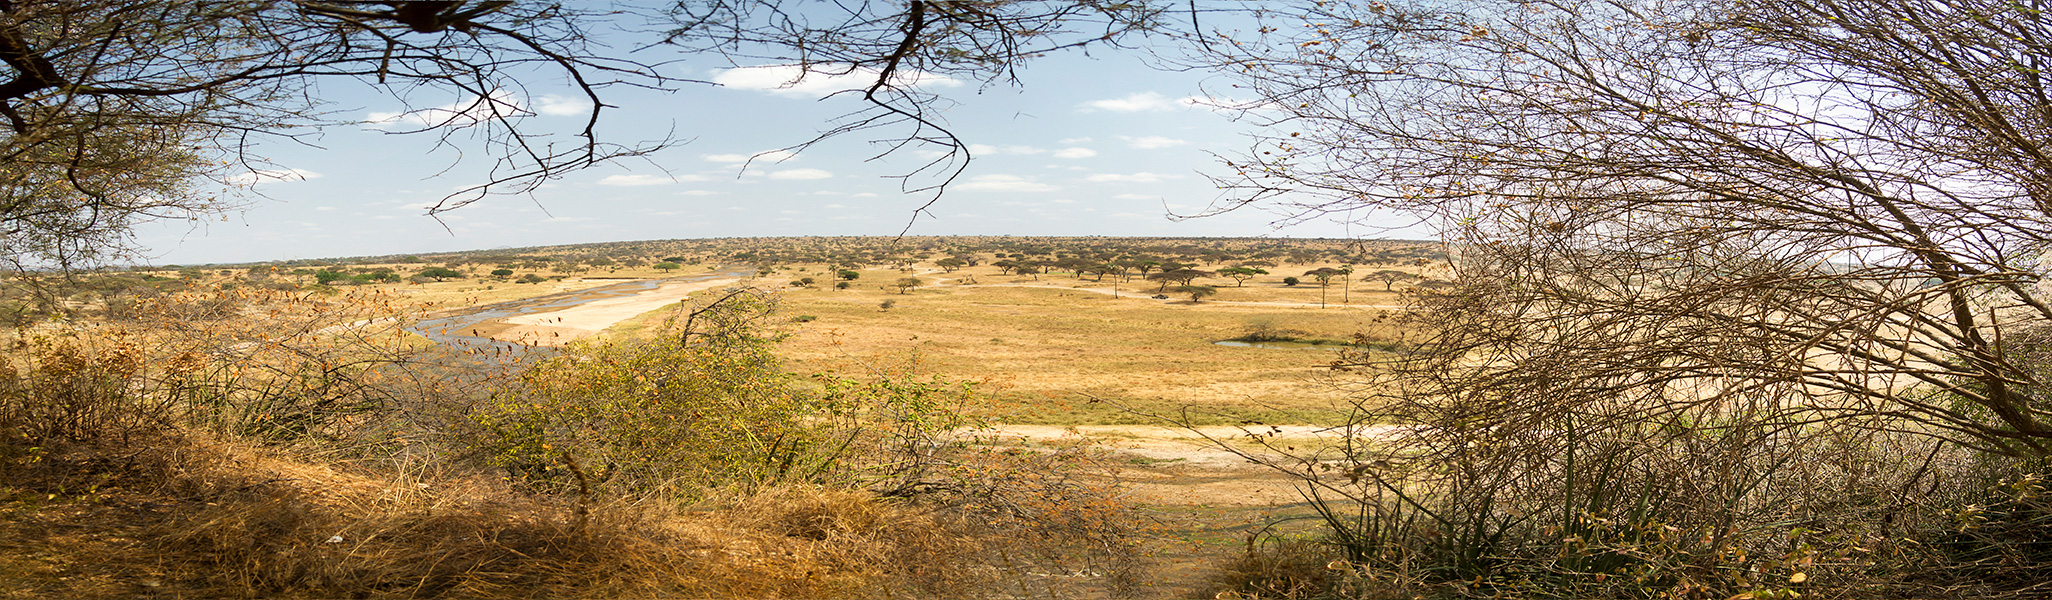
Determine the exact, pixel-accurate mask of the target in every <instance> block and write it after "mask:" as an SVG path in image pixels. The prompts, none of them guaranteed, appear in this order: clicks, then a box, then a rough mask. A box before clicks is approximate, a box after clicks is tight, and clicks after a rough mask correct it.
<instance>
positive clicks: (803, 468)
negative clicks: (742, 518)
mask: <svg viewBox="0 0 2052 600" xmlns="http://www.w3.org/2000/svg"><path fill="white" fill-rule="evenodd" d="M769 309H770V304H769V301H768V300H767V299H765V298H763V297H759V296H754V295H751V294H740V293H737V294H730V295H728V296H727V297H725V298H723V299H722V300H721V302H720V303H717V305H715V306H709V307H707V308H704V309H701V310H700V311H699V312H696V313H693V315H692V319H691V324H687V325H686V327H685V329H684V330H683V332H682V333H681V334H677V335H666V336H663V337H660V338H658V339H654V340H649V341H639V342H636V341H615V342H609V343H600V344H595V345H588V346H582V347H576V348H573V349H572V350H570V351H569V352H567V353H565V354H564V355H562V356H558V357H554V358H551V359H548V360H546V361H544V362H542V363H540V364H537V365H535V366H533V367H531V368H530V369H529V370H528V371H527V372H526V374H525V375H524V376H523V378H522V383H521V385H520V386H518V387H517V388H516V389H514V390H511V391H507V392H503V393H500V394H498V395H496V396H495V397H494V398H492V399H491V401H489V402H487V403H485V404H484V405H483V406H480V407H478V409H477V410H475V411H474V412H473V413H472V414H471V415H470V420H471V422H472V423H474V424H475V425H476V426H477V432H476V433H477V437H476V439H475V440H474V442H473V444H472V445H473V446H474V448H475V449H477V450H481V451H483V452H485V453H486V456H487V457H488V460H489V461H490V462H491V463H492V464H494V465H497V466H501V467H505V468H507V469H509V470H510V471H512V472H513V473H515V474H517V475H518V476H519V477H521V478H523V479H525V480H527V481H528V482H530V483H532V484H536V485H539V486H542V487H545V488H557V489H580V490H589V489H591V488H592V487H594V486H601V485H603V486H606V487H609V488H616V489H627V490H633V491H658V490H663V491H669V492H674V493H677V494H680V495H683V496H686V497H690V496H695V495H697V494H698V493H699V492H700V491H702V490H705V489H709V488H712V487H718V486H722V485H728V484H735V483H760V482H770V481H777V480H782V479H786V478H809V477H814V476H817V475H818V474H819V473H820V472H821V471H822V470H823V469H825V467H826V465H825V462H826V461H825V460H824V459H822V458H821V457H820V456H819V455H818V453H817V452H816V451H817V450H819V449H821V447H822V442H823V441H825V440H826V439H827V437H828V433H829V425H830V421H829V420H825V419H820V418H816V417H817V416H819V415H821V414H822V411H825V410H826V409H828V408H829V407H828V406H826V405H825V404H824V403H822V402H821V401H820V400H819V399H818V398H817V396H816V395H815V394H812V393H808V392H806V391H805V390H802V389H799V388H798V387H796V386H794V385H793V383H794V382H793V380H792V378H791V377H790V376H789V375H787V374H785V373H784V372H783V370H782V369H781V363H780V362H779V361H778V360H777V357H776V355H775V354H774V350H775V347H774V341H775V340H774V338H773V337H771V336H769V335H767V333H766V332H765V331H763V330H762V329H760V327H759V324H760V323H761V320H762V318H763V317H766V316H767V315H768V314H769ZM699 321H703V322H704V324H706V325H709V327H708V330H707V331H699V330H696V329H695V328H694V325H697V324H698V322H699Z"/></svg>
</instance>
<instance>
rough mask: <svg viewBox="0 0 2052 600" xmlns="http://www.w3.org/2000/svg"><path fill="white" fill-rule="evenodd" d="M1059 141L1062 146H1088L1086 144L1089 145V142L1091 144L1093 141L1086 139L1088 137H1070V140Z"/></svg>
mask: <svg viewBox="0 0 2052 600" xmlns="http://www.w3.org/2000/svg"><path fill="white" fill-rule="evenodd" d="M1060 141H1061V143H1063V144H1088V143H1090V142H1092V141H1094V140H1091V139H1090V138H1088V137H1072V138H1062V139H1061V140H1060Z"/></svg>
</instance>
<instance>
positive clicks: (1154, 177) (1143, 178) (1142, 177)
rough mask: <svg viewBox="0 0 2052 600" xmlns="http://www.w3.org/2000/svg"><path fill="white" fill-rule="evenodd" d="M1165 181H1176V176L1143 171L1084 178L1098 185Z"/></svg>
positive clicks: (1103, 174) (1101, 174) (1100, 174)
mask: <svg viewBox="0 0 2052 600" xmlns="http://www.w3.org/2000/svg"><path fill="white" fill-rule="evenodd" d="M1163 179H1175V176H1174V175H1162V174H1159V173H1149V172H1146V171H1141V172H1139V173H1133V174H1130V175H1125V174H1119V173H1098V174H1096V175H1091V176H1089V177H1084V178H1083V180H1084V181H1094V182H1098V183H1105V182H1120V183H1160V182H1161V180H1163Z"/></svg>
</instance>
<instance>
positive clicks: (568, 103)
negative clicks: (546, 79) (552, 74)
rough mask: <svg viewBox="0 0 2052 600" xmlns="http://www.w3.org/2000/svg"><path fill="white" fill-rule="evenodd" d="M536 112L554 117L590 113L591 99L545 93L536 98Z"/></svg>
mask: <svg viewBox="0 0 2052 600" xmlns="http://www.w3.org/2000/svg"><path fill="white" fill-rule="evenodd" d="M534 112H538V113H541V114H544V115H549V116H554V117H566V116H575V115H583V114H590V113H591V101H590V100H589V99H585V98H571V97H568V96H558V95H555V94H543V95H542V97H540V98H536V99H535V106H534Z"/></svg>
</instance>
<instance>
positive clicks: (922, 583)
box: [0, 438, 993, 598]
mask: <svg viewBox="0 0 2052 600" xmlns="http://www.w3.org/2000/svg"><path fill="white" fill-rule="evenodd" d="M112 458H120V459H122V460H112V459H110V457H108V456H106V455H98V456H92V457H87V456H79V455H67V456H61V457H59V456H52V457H46V458H45V459H44V460H40V461H38V462H37V463H34V464H23V463H15V464H13V465H11V467H12V468H11V469H10V472H9V473H8V475H9V477H8V481H10V482H13V485H10V486H8V487H7V488H6V491H7V492H9V493H7V494H6V496H7V497H9V498H12V499H13V500H14V501H13V502H10V503H9V504H11V505H13V506H12V507H11V509H10V512H11V511H12V509H31V510H33V511H35V512H37V513H38V514H43V515H50V516H54V515H59V514H62V515H69V516H70V518H65V519H62V521H63V522H53V523H52V524H49V525H48V526H43V527H29V526H27V524H24V523H22V522H21V521H22V519H18V518H10V519H8V520H7V522H5V523H4V525H5V529H6V531H5V533H7V534H8V535H7V536H6V537H7V540H8V541H6V542H5V543H4V544H0V547H6V548H7V549H8V550H9V551H10V554H15V555H20V556H37V557H44V558H42V559H39V560H48V561H50V562H51V563H52V564H56V565H58V567H57V568H54V569H49V570H47V571H48V573H47V574H48V575H49V577H47V578H44V579H39V580H36V581H29V582H23V583H20V584H18V585H19V587H18V588H17V589H26V590H30V591H31V592H33V593H31V594H30V595H32V596H49V595H64V596H71V597H108V596H116V595H120V596H127V595H131V594H134V593H144V592H147V593H163V594H172V595H182V596H187V597H313V598H333V597H408V598H414V597H442V598H512V597H547V598H555V597H568V598H619V597H628V598H645V597H685V598H715V597H725V598H819V597H837V598H856V597H879V598H881V597H970V596H981V595H987V594H986V593H985V592H986V591H987V590H990V589H992V586H991V584H992V583H993V579H992V574H993V571H992V570H991V569H990V568H988V567H987V566H986V564H985V561H983V560H981V558H982V556H983V555H985V554H987V553H986V552H985V551H984V548H985V545H986V544H987V543H988V542H989V541H990V540H988V539H981V538H977V537H974V536H971V535H968V534H967V532H966V531H965V530H964V529H963V528H962V527H961V521H959V520H957V519H952V518H947V517H945V516H943V513H940V512H936V511H932V510H927V509H921V508H917V507H914V506H913V505H912V504H910V503H908V502H904V501H899V500H887V499H881V498H878V497H876V496H874V495H873V494H868V493H864V492H859V491H849V490H834V489H828V488H818V487H782V488H772V489H769V490H766V491H762V492H760V493H755V494H747V495H743V496H741V497H739V498H737V499H735V500H733V501H731V502H727V503H724V504H722V505H718V506H712V507H710V508H705V507H701V508H700V509H699V510H695V511H686V512H680V511H678V510H676V509H675V508H673V507H672V505H669V504H664V503H657V502H647V501H642V502H629V501H618V502H612V503H605V504H599V505H593V506H584V505H580V504H577V503H575V502H570V501H566V500H564V499H562V498H557V497H547V496H533V495H527V494H522V493H520V492H518V491H517V490H515V489H513V488H512V487H510V486H507V485H505V484H504V483H503V482H500V481H497V480H491V479H478V478H463V477H455V476H451V475H450V474H448V473H437V472H432V471H431V470H428V469H425V468H417V469H414V470H407V471H391V470H384V469H378V470H375V471H374V472H372V473H368V474H358V473H351V472H348V471H347V470H345V469H342V468H338V467H334V466H323V465H314V464H309V463H303V462H298V461H296V460H293V459H291V458H289V457H286V456H282V455H280V454H277V453H275V452H274V451H267V450H262V449H258V448H252V447H249V446H245V445H239V444H235V443H230V442H220V441H196V440H192V439H178V438H166V439H164V440H161V441H160V443H158V444H156V445H155V446H154V449H152V450H151V451H149V452H145V453H141V454H137V455H129V456H126V457H112ZM60 465H68V466H64V467H61V468H60ZM372 475H376V476H375V477H373V476H372ZM87 482H97V483H96V486H97V489H96V490H95V491H93V492H92V493H90V494H87V495H80V494H78V493H77V492H78V491H79V490H82V489H84V488H85V486H84V485H82V484H85V483H87ZM64 490H70V492H69V493H66V492H64ZM52 492H57V493H52ZM46 496H47V498H48V499H47V500H46V499H45V498H46ZM29 502H37V503H38V504H36V505H35V506H26V505H25V504H24V503H29ZM82 533H83V535H85V536H86V537H90V538H93V539H95V540H97V542H95V543H81V541H80V536H81V534H82ZM7 563H8V561H5V560H0V572H7V571H8V564H7ZM83 582H97V583H95V584H93V585H86V583H83Z"/></svg>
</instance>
